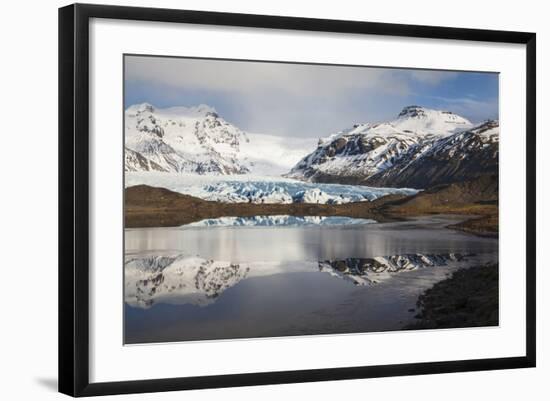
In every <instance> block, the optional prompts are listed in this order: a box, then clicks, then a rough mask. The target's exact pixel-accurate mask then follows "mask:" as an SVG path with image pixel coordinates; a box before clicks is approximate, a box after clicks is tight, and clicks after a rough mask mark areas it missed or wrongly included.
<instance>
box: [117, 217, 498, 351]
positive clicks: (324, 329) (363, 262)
mask: <svg viewBox="0 0 550 401" xmlns="http://www.w3.org/2000/svg"><path fill="white" fill-rule="evenodd" d="M275 218H276V219H279V220H278V221H276V222H274V221H273V219H274V217H273V216H271V217H265V216H264V217H256V218H248V219H242V218H223V219H216V220H209V221H203V222H198V223H194V224H193V225H188V226H182V227H177V228H147V229H127V230H125V246H126V252H125V265H124V275H125V289H124V301H125V305H124V315H125V316H124V318H125V319H124V320H125V321H124V337H125V338H124V340H125V343H126V344H137V343H158V342H172V341H191V340H216V339H232V338H252V337H276V336H295V335H316V334H344V333H357V332H375V331H390V330H400V329H402V328H403V327H404V326H405V325H406V324H408V323H411V322H412V321H414V315H415V314H416V313H417V311H416V301H417V299H418V296H419V295H420V294H421V293H422V292H423V291H424V290H426V289H427V288H430V287H431V286H432V285H433V284H434V283H436V282H438V281H441V280H443V279H445V278H446V277H448V276H449V275H450V274H451V273H452V272H453V271H455V270H456V269H458V268H461V267H470V266H474V265H479V264H481V263H487V262H498V240H497V239H494V238H481V237H476V236H473V235H470V234H466V233H461V232H459V231H455V230H451V229H448V228H446V226H447V225H449V224H452V223H456V222H458V221H462V220H464V217H457V216H430V217H422V218H416V219H411V220H408V221H403V222H392V223H375V222H373V221H370V220H365V221H361V220H360V219H350V220H346V218H341V217H338V218H334V219H333V218H318V217H311V218H307V217H304V218H296V217H290V216H275ZM274 224H275V225H274Z"/></svg>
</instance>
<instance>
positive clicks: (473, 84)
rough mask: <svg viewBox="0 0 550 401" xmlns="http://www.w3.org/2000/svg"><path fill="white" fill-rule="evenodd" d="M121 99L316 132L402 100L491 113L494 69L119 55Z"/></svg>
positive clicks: (392, 109)
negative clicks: (210, 110)
mask: <svg viewBox="0 0 550 401" xmlns="http://www.w3.org/2000/svg"><path fill="white" fill-rule="evenodd" d="M124 102H125V107H128V106H130V105H132V104H135V103H143V102H148V103H151V104H152V105H154V106H156V107H159V108H164V107H171V106H195V105H198V104H201V103H202V104H207V105H209V106H212V107H214V108H215V109H216V110H217V111H218V113H219V114H220V115H221V116H222V117H223V118H224V119H225V120H227V121H229V122H231V123H233V124H235V125H237V126H238V127H239V128H241V129H244V130H246V131H249V132H257V133H269V134H275V135H284V136H301V137H307V136H314V137H322V136H327V135H329V134H331V133H334V132H337V131H340V130H342V129H343V128H346V127H349V126H351V125H353V124H355V123H359V122H379V121H387V120H391V119H393V118H395V117H396V116H397V114H398V113H399V112H400V111H401V109H402V108H403V107H404V106H407V105H412V104H416V105H421V106H426V107H430V108H435V109H442V110H450V111H453V112H455V113H457V114H460V115H462V116H464V117H466V118H468V119H470V120H472V121H473V122H478V121H482V120H485V119H487V118H498V75H497V74H491V73H474V72H450V71H434V70H406V69H392V68H373V67H344V66H323V65H311V64H282V63H266V62H248V61H243V62H241V61H225V60H206V59H187V58H166V57H138V56H126V59H125V99H124Z"/></svg>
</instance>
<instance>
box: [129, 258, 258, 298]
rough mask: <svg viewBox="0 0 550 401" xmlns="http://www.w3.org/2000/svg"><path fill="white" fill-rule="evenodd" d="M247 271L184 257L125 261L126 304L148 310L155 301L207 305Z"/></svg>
mask: <svg viewBox="0 0 550 401" xmlns="http://www.w3.org/2000/svg"><path fill="white" fill-rule="evenodd" d="M248 271H249V268H248V267H245V266H241V265H239V264H234V263H230V262H222V261H214V260H205V259H202V258H198V257H185V256H175V257H166V256H151V257H145V258H135V259H129V260H127V261H126V263H125V266H124V286H125V295H124V298H125V301H126V303H128V304H130V305H132V306H136V307H141V308H148V307H150V306H151V305H153V303H156V302H161V303H162V302H168V303H171V301H174V299H172V298H176V299H177V300H175V301H176V302H175V303H178V304H187V303H189V304H194V305H208V304H210V303H212V302H214V300H215V299H216V298H217V297H218V296H219V295H220V294H221V293H222V292H223V291H225V290H226V289H227V288H229V287H232V286H234V285H235V284H237V283H238V282H239V281H241V280H242V279H243V278H245V277H246V275H247V274H248Z"/></svg>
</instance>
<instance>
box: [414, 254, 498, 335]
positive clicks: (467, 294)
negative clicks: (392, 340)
mask: <svg viewBox="0 0 550 401" xmlns="http://www.w3.org/2000/svg"><path fill="white" fill-rule="evenodd" d="M498 282H499V272H498V264H487V265H482V266H474V267H469V268H464V269H460V270H457V271H456V272H454V273H453V274H452V276H451V277H450V278H448V279H445V280H443V281H440V282H438V283H436V284H434V286H433V287H432V288H430V289H428V290H426V291H425V292H424V293H423V294H422V295H420V296H419V298H418V301H417V305H416V306H417V307H418V308H419V309H420V312H419V313H418V314H417V315H416V316H415V319H416V321H414V322H412V323H409V324H408V325H406V326H405V327H404V328H405V329H409V330H418V329H443V328H456V327H485V326H498V324H499V309H498V305H499V292H498Z"/></svg>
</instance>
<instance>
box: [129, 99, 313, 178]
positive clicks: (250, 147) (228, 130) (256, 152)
mask: <svg viewBox="0 0 550 401" xmlns="http://www.w3.org/2000/svg"><path fill="white" fill-rule="evenodd" d="M125 145H126V157H125V170H126V171H128V172H131V171H166V172H177V173H194V174H209V175H229V174H246V173H255V174H270V175H271V174H274V175H280V174H282V173H284V172H287V171H288V170H289V169H290V168H291V167H292V166H293V165H294V164H296V163H297V162H298V161H299V160H300V158H301V157H303V155H304V154H306V153H307V152H309V151H310V150H311V148H312V147H313V146H314V140H312V139H296V138H283V137H277V136H272V135H260V134H253V133H246V132H244V131H242V130H240V129H239V128H237V127H235V126H234V125H233V124H231V123H229V122H227V121H225V120H224V119H223V118H222V117H220V116H219V115H218V114H217V113H216V111H215V110H214V109H213V108H211V107H209V106H206V105H200V106H196V107H171V108H167V109H159V108H156V107H154V106H152V105H150V104H147V103H143V104H138V105H133V106H130V107H128V108H127V109H126V111H125Z"/></svg>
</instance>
